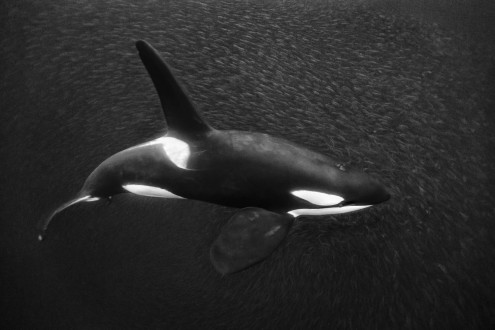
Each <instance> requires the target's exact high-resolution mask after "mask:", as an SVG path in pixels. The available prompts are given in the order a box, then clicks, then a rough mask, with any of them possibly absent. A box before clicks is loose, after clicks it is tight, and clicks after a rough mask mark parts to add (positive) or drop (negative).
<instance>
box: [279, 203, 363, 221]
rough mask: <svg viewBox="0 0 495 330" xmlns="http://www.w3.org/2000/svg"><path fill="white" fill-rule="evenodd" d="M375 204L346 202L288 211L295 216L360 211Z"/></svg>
mask: <svg viewBox="0 0 495 330" xmlns="http://www.w3.org/2000/svg"><path fill="white" fill-rule="evenodd" d="M370 206H373V205H358V204H346V205H334V206H331V207H320V208H315V209H297V210H292V211H289V212H287V213H288V214H290V215H292V216H293V217H294V218H297V217H299V216H301V215H332V214H342V213H349V212H354V211H359V210H362V209H365V208H367V207H370Z"/></svg>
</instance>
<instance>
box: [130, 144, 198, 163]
mask: <svg viewBox="0 0 495 330" xmlns="http://www.w3.org/2000/svg"><path fill="white" fill-rule="evenodd" d="M155 144H161V145H162V147H163V151H164V152H165V155H166V156H167V158H168V159H170V161H171V162H172V163H174V164H175V166H177V167H180V168H182V169H185V170H187V161H188V160H189V157H190V156H191V149H190V148H189V145H188V144H187V143H186V142H184V141H182V140H179V139H177V138H174V137H171V136H164V137H161V138H158V139H156V140H153V141H149V142H146V143H143V144H140V145H138V146H136V147H133V148H138V147H145V146H151V145H155Z"/></svg>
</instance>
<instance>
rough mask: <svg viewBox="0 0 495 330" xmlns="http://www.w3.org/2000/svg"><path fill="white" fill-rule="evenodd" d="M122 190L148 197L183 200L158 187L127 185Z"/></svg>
mask: <svg viewBox="0 0 495 330" xmlns="http://www.w3.org/2000/svg"><path fill="white" fill-rule="evenodd" d="M122 188H124V189H125V190H127V191H128V192H130V193H133V194H136V195H141V196H148V197H161V198H183V197H180V196H178V195H176V194H174V193H171V192H170V191H168V190H166V189H162V188H158V187H153V186H146V185H142V184H126V185H123V186H122Z"/></svg>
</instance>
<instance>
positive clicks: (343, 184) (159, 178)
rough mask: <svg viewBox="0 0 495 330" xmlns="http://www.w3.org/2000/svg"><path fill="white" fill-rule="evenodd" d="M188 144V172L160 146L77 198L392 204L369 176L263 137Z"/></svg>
mask: <svg viewBox="0 0 495 330" xmlns="http://www.w3.org/2000/svg"><path fill="white" fill-rule="evenodd" d="M188 142H189V145H190V146H191V149H192V150H191V158H190V161H189V162H188V169H182V168H179V167H177V166H175V164H173V163H172V162H171V161H170V160H168V159H167V158H166V157H164V154H163V149H162V147H161V145H149V146H145V147H142V148H131V149H128V150H124V151H122V152H120V153H117V154H115V155H114V156H112V157H110V158H108V159H107V160H105V161H104V162H103V163H102V164H101V165H100V166H99V167H98V168H96V169H95V170H94V172H93V173H91V175H90V176H89V177H88V179H87V180H86V182H85V184H84V187H83V189H82V192H81V193H80V196H86V195H91V196H94V197H100V198H108V197H109V196H112V195H115V194H117V193H122V192H125V191H124V190H123V189H122V188H121V187H122V185H124V184H130V183H134V184H143V185H149V186H154V187H160V188H164V189H166V190H169V191H171V192H172V193H174V194H176V195H179V196H181V197H184V198H187V199H195V200H201V201H206V202H211V203H215V204H220V205H225V206H230V207H249V206H256V207H260V208H264V209H267V210H271V211H275V212H287V211H290V210H293V209H298V208H315V205H313V204H311V203H309V202H307V201H304V200H302V199H300V198H297V197H295V196H293V195H291V194H290V191H293V190H312V191H319V192H324V193H328V194H335V195H339V196H342V197H343V198H344V201H343V203H342V204H343V205H346V204H350V203H353V204H358V205H359V204H360V205H370V204H378V203H381V202H384V201H386V200H388V199H389V198H390V195H389V194H388V193H387V191H386V190H385V188H384V187H383V186H382V185H381V184H380V183H378V182H377V181H375V180H373V179H372V178H370V177H369V176H367V175H365V174H363V173H359V172H345V171H343V170H341V169H340V168H339V167H337V166H336V165H335V162H334V161H332V160H331V159H329V158H328V157H326V156H323V155H320V154H318V153H315V152H313V151H310V150H308V149H305V148H302V147H300V146H298V145H296V144H294V143H291V142H289V141H286V140H283V139H278V138H273V137H271V136H269V135H266V134H260V133H248V132H240V131H217V130H212V131H210V132H209V133H208V134H207V135H206V136H205V137H204V139H203V140H200V141H188Z"/></svg>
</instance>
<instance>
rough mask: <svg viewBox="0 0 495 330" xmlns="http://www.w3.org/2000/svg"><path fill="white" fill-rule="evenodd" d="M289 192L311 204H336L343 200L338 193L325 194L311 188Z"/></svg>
mask: <svg viewBox="0 0 495 330" xmlns="http://www.w3.org/2000/svg"><path fill="white" fill-rule="evenodd" d="M291 194H292V195H294V196H296V197H299V198H301V199H304V200H306V201H308V202H310V203H312V204H315V205H320V206H330V205H336V204H338V203H340V202H342V201H343V200H344V199H343V198H342V197H340V196H338V195H332V194H326V193H322V192H318V191H311V190H295V191H292V192H291Z"/></svg>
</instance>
